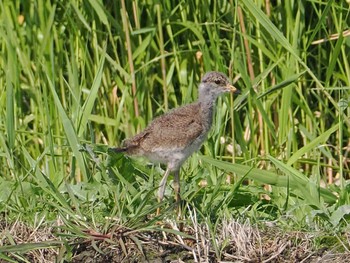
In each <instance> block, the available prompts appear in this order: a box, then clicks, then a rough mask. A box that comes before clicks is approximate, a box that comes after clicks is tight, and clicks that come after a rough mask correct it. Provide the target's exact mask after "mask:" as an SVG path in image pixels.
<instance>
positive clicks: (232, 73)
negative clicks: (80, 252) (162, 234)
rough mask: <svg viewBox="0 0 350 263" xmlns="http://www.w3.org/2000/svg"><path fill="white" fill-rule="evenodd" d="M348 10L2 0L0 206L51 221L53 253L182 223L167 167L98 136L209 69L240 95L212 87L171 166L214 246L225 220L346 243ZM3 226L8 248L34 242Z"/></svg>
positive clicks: (135, 122) (183, 89) (191, 220)
mask: <svg viewBox="0 0 350 263" xmlns="http://www.w3.org/2000/svg"><path fill="white" fill-rule="evenodd" d="M349 10H350V9H349V3H348V2H346V1H332V0H331V1H314V0H308V1H272V2H270V1H259V0H244V1H232V0H231V1H229V0H224V1H210V0H205V1H171V0H169V1H156V0H154V1H124V0H121V1H99V0H89V1H81V0H64V1H44V0H35V1H25V0H23V1H11V0H5V1H1V2H0V51H1V56H0V65H1V67H0V105H1V107H0V109H1V111H0V157H1V158H0V167H1V170H0V171H1V173H0V211H1V218H2V219H1V220H2V221H3V222H6V224H11V223H12V222H24V223H25V224H28V225H30V226H32V227H34V228H35V229H39V228H45V227H48V226H54V230H53V231H52V232H51V233H50V234H51V235H53V236H54V239H55V240H57V242H56V241H55V242H56V243H55V242H53V241H50V242H51V243H50V242H49V241H47V242H46V243H45V242H43V243H41V245H42V247H55V248H57V249H58V250H59V251H60V252H59V253H60V254H59V255H58V258H59V259H61V260H63V259H66V260H70V259H71V257H72V256H73V254H74V251H72V248H71V247H70V245H69V244H71V243H70V242H72V240H76V238H87V237H89V236H91V232H94V233H104V234H110V233H114V232H115V231H117V230H116V229H118V228H119V227H121V228H125V229H129V230H134V231H141V232H142V231H147V230H155V231H156V232H157V230H159V229H160V227H159V225H158V224H157V223H159V222H167V220H171V221H172V222H175V223H176V222H177V223H178V222H179V220H177V219H176V218H175V213H174V198H173V191H172V187H171V180H172V178H170V180H169V183H168V185H169V187H168V188H167V191H166V198H165V200H164V202H163V203H161V204H158V203H157V201H156V200H157V199H156V189H157V186H158V182H159V180H160V178H161V174H162V167H159V166H157V165H156V166H152V165H146V164H148V162H147V160H143V159H131V158H128V157H124V156H122V155H115V154H109V153H108V152H107V148H108V146H115V145H120V144H121V142H122V140H123V139H124V138H126V137H130V136H132V135H134V134H136V133H137V132H138V131H140V130H141V129H143V128H144V127H146V125H147V123H149V122H150V121H151V120H152V119H153V118H154V117H155V116H158V115H160V114H162V113H164V112H166V111H167V110H168V109H171V108H173V107H177V106H179V105H182V104H185V103H189V102H192V101H193V100H195V99H196V96H197V85H198V83H199V81H200V78H201V76H202V74H203V73H204V72H206V71H211V70H218V71H222V72H224V73H225V74H227V75H228V76H229V78H230V79H231V80H232V81H234V82H235V84H234V85H235V86H236V87H238V88H239V89H240V90H241V91H242V94H241V95H239V96H238V97H233V96H231V95H228V96H226V97H222V98H221V99H220V100H219V101H218V107H217V112H216V115H215V122H214V126H215V127H214V128H213V130H212V131H211V133H210V134H209V138H208V141H207V142H206V143H205V144H204V146H203V147H202V148H201V151H200V152H199V153H196V154H194V155H193V156H192V157H191V158H190V159H189V160H188V161H187V162H186V164H185V165H184V166H183V168H182V170H181V178H182V185H181V187H182V194H181V195H182V198H183V199H184V202H183V205H182V206H183V209H182V210H183V219H182V221H183V223H184V225H185V226H188V227H190V226H193V225H195V224H199V225H202V226H203V225H204V226H205V227H206V231H207V232H208V233H209V236H210V237H211V239H210V240H209V244H208V246H209V247H210V250H211V251H214V252H213V255H214V256H213V258H215V259H216V260H220V259H222V258H223V257H224V253H223V249H224V247H225V246H226V245H227V244H228V243H229V241H227V240H226V241H227V242H226V243H225V242H224V241H225V239H224V238H223V239H224V241H220V239H216V238H215V235H216V234H217V233H218V231H219V229H221V227H222V225H223V224H224V222H227V220H228V221H230V220H238V221H240V220H241V221H240V222H245V220H249V222H250V223H251V224H256V225H258V226H259V228H261V229H264V227H266V224H268V225H271V224H273V225H274V226H277V227H278V228H280V229H287V230H291V231H311V232H312V231H316V230H318V231H321V232H322V233H324V236H327V238H323V237H321V238H319V239H318V240H317V241H315V244H314V245H315V246H316V247H317V246H319V247H322V245H324V243H327V244H326V245H327V246H328V245H329V244H332V246H336V247H337V249H338V250H341V251H348V250H349V249H350V243H349V240H346V238H345V237H344V236H343V235H342V233H344V232H346V231H347V230H348V228H349V227H348V217H349V214H350V195H349V193H350V184H349V174H350V167H349V165H350V159H349V158H350V156H349V155H350V148H349V147H350V139H349V135H350V118H349V116H350V114H349V113H350V109H349V103H350V96H349V94H350V93H349V89H350V64H349V62H350V59H349V58H350V55H349V54H350V37H349V35H350V34H349V27H350V25H349V21H350V16H349V12H350V11H349ZM158 206H161V209H162V215H161V216H160V217H155V211H156V209H157V207H158ZM265 223H266V224H265ZM4 224H5V223H4ZM194 228H195V227H194ZM164 229H165V231H166V232H167V233H170V234H171V233H172V234H174V233H175V234H180V233H179V231H177V230H174V229H173V228H171V227H165V228H164ZM125 231H126V230H125ZM118 233H119V232H118ZM181 235H190V236H191V235H194V234H193V233H192V234H191V233H186V234H181ZM321 236H322V234H321ZM0 239H1V240H0V242H1V244H2V245H3V248H2V249H0V258H2V259H5V260H8V261H11V260H14V258H17V260H22V261H25V260H29V259H28V258H26V257H27V256H26V254H25V252H28V251H30V250H32V249H38V248H39V246H38V245H35V244H33V245H32V246H31V245H27V246H17V247H16V246H15V248H13V246H11V245H15V244H16V243H17V241H14V240H16V238H15V237H14V236H11V235H10V234H8V235H4V236H3V237H0ZM111 239H113V238H111ZM134 239H135V240H133V241H134V242H135V244H137V246H139V247H140V246H142V245H141V243H140V242H139V240H138V239H137V238H136V237H134ZM50 240H52V239H50ZM219 241H220V242H219ZM64 242H66V243H64ZM111 242H112V241H111ZM28 243H30V242H29V241H28ZM107 243H108V242H107ZM42 247H40V248H42ZM124 249H125V248H124ZM123 252H125V251H124V250H123ZM29 261H30V260H29Z"/></svg>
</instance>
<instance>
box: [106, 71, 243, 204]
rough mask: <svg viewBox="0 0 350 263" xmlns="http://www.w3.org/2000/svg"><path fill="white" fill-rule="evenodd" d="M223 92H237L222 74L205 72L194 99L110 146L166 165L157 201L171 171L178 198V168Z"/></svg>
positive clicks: (196, 142)
mask: <svg viewBox="0 0 350 263" xmlns="http://www.w3.org/2000/svg"><path fill="white" fill-rule="evenodd" d="M225 92H234V93H238V92H239V91H238V90H237V89H236V88H235V87H233V86H232V85H231V84H230V82H229V80H228V79H227V77H226V76H225V75H224V74H222V73H220V72H215V71H213V72H208V73H206V74H205V75H204V76H203V78H202V80H201V83H200V85H199V98H198V100H197V102H195V103H192V104H188V105H185V106H182V107H179V108H176V109H173V110H171V111H169V112H168V113H165V114H164V115H162V116H160V117H158V118H156V119H154V120H153V121H152V122H151V123H150V124H149V125H148V127H147V128H146V129H145V130H144V131H142V132H141V133H139V134H137V135H135V136H134V137H132V138H130V139H127V140H125V141H124V142H123V146H122V147H121V148H114V149H113V150H114V151H117V152H126V153H127V154H128V155H136V156H145V157H147V158H149V159H150V160H151V161H153V162H159V163H164V164H166V165H167V170H166V172H165V174H164V176H163V179H162V181H161V183H160V186H159V190H158V198H159V201H161V200H162V199H163V196H164V191H165V185H166V180H167V177H168V175H169V173H170V172H174V189H175V192H176V200H177V201H179V200H180V195H179V191H180V185H179V169H180V167H181V165H182V164H183V162H184V161H185V160H186V159H187V158H188V157H189V156H190V155H191V154H192V153H193V152H194V151H196V150H198V149H199V147H200V146H201V145H202V143H203V141H204V140H205V139H206V136H207V134H208V132H209V130H210V128H211V126H212V120H213V112H214V107H215V101H216V99H217V97H218V96H219V95H220V94H222V93H225Z"/></svg>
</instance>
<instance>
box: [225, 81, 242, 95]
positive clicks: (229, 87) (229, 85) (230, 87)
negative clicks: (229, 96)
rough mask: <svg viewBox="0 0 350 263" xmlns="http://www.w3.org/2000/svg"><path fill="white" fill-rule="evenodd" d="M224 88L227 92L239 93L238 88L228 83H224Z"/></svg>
mask: <svg viewBox="0 0 350 263" xmlns="http://www.w3.org/2000/svg"><path fill="white" fill-rule="evenodd" d="M226 89H227V90H228V91H229V92H232V93H233V94H240V93H241V91H240V90H239V89H237V88H236V87H235V86H233V85H231V84H230V83H229V84H227V85H226Z"/></svg>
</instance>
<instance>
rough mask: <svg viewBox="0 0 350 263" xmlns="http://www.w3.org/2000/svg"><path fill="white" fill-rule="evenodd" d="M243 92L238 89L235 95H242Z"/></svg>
mask: <svg viewBox="0 0 350 263" xmlns="http://www.w3.org/2000/svg"><path fill="white" fill-rule="evenodd" d="M241 93H242V92H241V91H240V90H239V89H236V90H235V92H234V93H233V94H237V95H238V94H241Z"/></svg>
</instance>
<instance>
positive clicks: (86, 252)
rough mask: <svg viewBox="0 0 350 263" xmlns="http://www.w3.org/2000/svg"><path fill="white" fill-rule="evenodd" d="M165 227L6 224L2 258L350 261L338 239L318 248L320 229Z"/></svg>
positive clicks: (0, 234)
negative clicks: (67, 228)
mask: <svg viewBox="0 0 350 263" xmlns="http://www.w3.org/2000/svg"><path fill="white" fill-rule="evenodd" d="M164 229H165V230H164V231H142V232H139V231H135V230H131V229H125V228H122V227H119V226H116V227H114V228H113V230H111V231H110V232H109V233H106V234H102V233H98V232H95V231H91V230H89V231H84V232H85V237H81V238H77V237H76V235H75V236H74V235H71V234H67V233H63V232H60V231H61V230H59V229H57V228H56V227H52V228H49V227H47V228H39V229H33V228H30V227H28V226H26V225H25V224H23V223H20V222H16V223H13V224H6V223H5V222H0V245H1V247H0V262H9V261H10V260H14V262H24V261H25V260H27V261H29V262H75V263H80V262H84V263H86V262H91V263H92V262H94V263H98V262H101V263H102V262H152V263H161V262H332V263H335V262H350V253H349V252H347V251H346V247H345V246H344V247H341V246H336V245H335V244H334V243H332V242H333V240H334V239H333V238H332V237H330V239H329V241H328V243H329V246H328V247H327V246H326V245H325V244H324V245H322V246H321V245H320V246H319V248H316V246H315V238H316V239H317V238H318V239H319V237H318V236H317V235H318V234H317V233H316V234H315V233H303V232H288V233H287V232H283V231H281V230H279V229H277V228H266V229H264V230H261V231H260V230H258V229H257V228H254V227H251V226H249V225H247V224H240V223H237V222H227V224H224V225H222V226H221V227H220V229H219V230H218V233H217V235H216V236H215V237H213V236H210V234H209V233H208V231H206V227H205V226H201V227H199V226H198V227H196V228H184V230H183V232H184V233H185V235H181V236H180V235H176V234H175V232H174V231H168V230H166V228H164ZM349 237H350V236H348V238H349ZM214 240H215V241H214ZM348 240H349V239H348ZM214 243H215V244H216V245H213V244H214ZM325 243H327V242H325ZM344 245H345V244H344ZM348 245H349V244H347V246H348Z"/></svg>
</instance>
